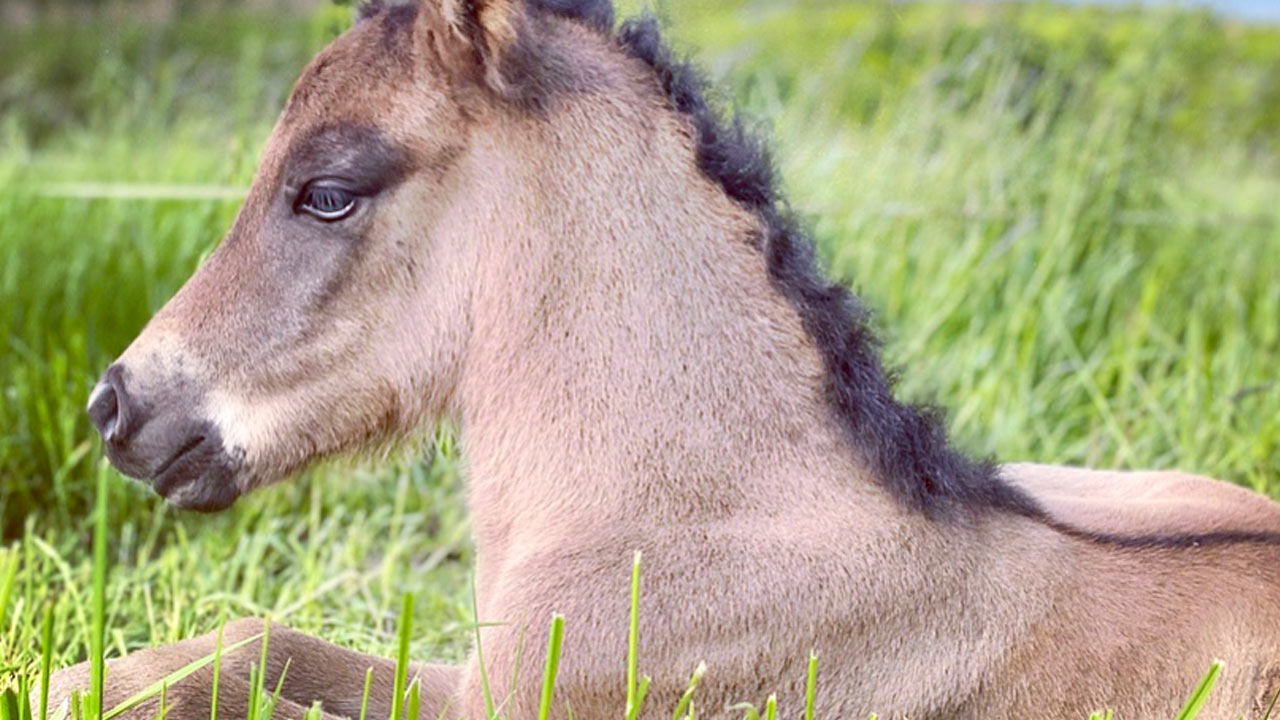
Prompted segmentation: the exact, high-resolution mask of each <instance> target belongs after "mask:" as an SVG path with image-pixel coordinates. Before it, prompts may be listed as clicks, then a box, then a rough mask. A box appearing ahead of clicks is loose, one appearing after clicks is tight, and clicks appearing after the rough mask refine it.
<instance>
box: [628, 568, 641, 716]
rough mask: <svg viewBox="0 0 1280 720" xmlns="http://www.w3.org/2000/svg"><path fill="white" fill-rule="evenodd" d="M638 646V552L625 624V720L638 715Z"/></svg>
mask: <svg viewBox="0 0 1280 720" xmlns="http://www.w3.org/2000/svg"><path fill="white" fill-rule="evenodd" d="M639 644H640V551H639V550H637V551H636V554H635V556H634V557H633V558H632V560H631V611H630V615H629V617H628V622H627V709H626V716H627V720H635V718H636V716H637V715H639V714H640V703H639V702H638V699H637V695H636V693H637V690H638V687H637V684H636V666H637V664H638V663H639V657H638V656H639V648H638V646H639Z"/></svg>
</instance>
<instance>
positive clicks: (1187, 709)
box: [1177, 660, 1222, 720]
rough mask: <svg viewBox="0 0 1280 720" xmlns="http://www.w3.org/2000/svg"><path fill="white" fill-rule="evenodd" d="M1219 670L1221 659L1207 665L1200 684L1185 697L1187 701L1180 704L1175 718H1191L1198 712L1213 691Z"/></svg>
mask: <svg viewBox="0 0 1280 720" xmlns="http://www.w3.org/2000/svg"><path fill="white" fill-rule="evenodd" d="M1221 672H1222V661H1221V660H1214V661H1213V664H1212V665H1210V666H1209V671H1208V672H1207V673H1205V674H1204V677H1203V678H1201V680H1200V684H1199V685H1197V686H1196V689H1195V690H1193V691H1192V692H1191V697H1189V698H1187V703H1186V704H1185V705H1183V706H1182V711H1181V712H1179V713H1178V716H1177V720H1192V719H1193V718H1195V717H1196V716H1197V715H1199V714H1200V709H1201V708H1203V707H1204V704H1205V702H1207V701H1208V700H1209V693H1211V692H1213V686H1214V684H1216V683H1217V682H1218V675H1219V674H1220V673H1221Z"/></svg>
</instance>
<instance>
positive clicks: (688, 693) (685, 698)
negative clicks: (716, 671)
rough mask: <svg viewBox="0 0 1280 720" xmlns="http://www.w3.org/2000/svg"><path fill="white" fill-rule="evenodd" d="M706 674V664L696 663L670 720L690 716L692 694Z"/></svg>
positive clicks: (691, 711) (691, 712) (679, 719)
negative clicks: (696, 665)
mask: <svg viewBox="0 0 1280 720" xmlns="http://www.w3.org/2000/svg"><path fill="white" fill-rule="evenodd" d="M706 674H707V664H706V663H704V662H700V663H698V667H697V668H695V669H694V671H693V675H691V676H690V677H689V685H688V687H686V688H685V689H684V695H681V696H680V702H678V703H676V711H675V712H673V713H671V720H682V718H686V717H690V716H692V714H693V693H694V692H696V691H697V689H698V684H699V683H701V682H702V676H703V675H706Z"/></svg>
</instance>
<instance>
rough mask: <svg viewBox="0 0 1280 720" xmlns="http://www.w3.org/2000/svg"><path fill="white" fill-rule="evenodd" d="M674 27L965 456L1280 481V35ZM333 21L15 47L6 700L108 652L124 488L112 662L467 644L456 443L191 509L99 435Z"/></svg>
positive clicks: (3, 77)
mask: <svg viewBox="0 0 1280 720" xmlns="http://www.w3.org/2000/svg"><path fill="white" fill-rule="evenodd" d="M672 12H673V13H674V14H675V16H676V17H675V20H676V21H677V25H676V27H677V30H678V32H677V35H678V36H679V37H680V38H681V39H682V40H683V41H684V42H685V43H686V44H687V45H688V46H690V47H693V48H699V49H700V50H701V51H702V54H703V56H704V57H705V58H706V59H707V61H708V65H709V66H710V68H711V69H712V71H713V72H714V73H715V74H716V75H717V76H720V77H722V78H723V80H724V82H725V87H726V88H727V89H728V90H729V91H730V92H731V93H732V95H733V96H734V97H736V98H739V99H741V100H742V102H743V103H745V104H746V105H747V106H748V107H749V108H750V109H751V110H752V111H753V112H754V113H755V114H757V115H759V116H761V117H767V118H769V119H770V120H771V122H772V125H773V134H774V136H775V137H776V138H777V143H776V144H777V154H778V157H779V160H780V163H781V167H782V170H783V173H784V175H785V177H786V178H787V181H788V186H789V188H790V190H791V196H792V198H793V201H794V202H795V203H796V205H797V207H799V208H800V209H802V211H804V212H805V213H806V214H807V215H809V216H811V217H812V224H813V226H814V228H815V230H816V234H817V237H818V239H819V242H820V245H821V248H822V250H823V253H824V256H825V257H826V258H828V259H829V261H830V264H831V266H832V269H833V271H834V272H835V273H836V274H837V275H838V276H840V277H845V278H849V279H851V282H853V283H854V285H855V287H857V288H858V289H859V290H860V291H861V292H862V294H863V295H864V296H865V297H866V298H867V299H868V301H869V302H870V303H871V304H872V306H873V307H875V308H876V309H877V310H879V311H880V318H881V322H882V324H883V325H884V327H885V328H886V338H887V340H888V353H889V355H890V356H891V358H892V359H893V361H894V362H896V363H899V364H901V365H903V366H905V367H906V368H907V371H906V372H904V374H903V381H902V390H903V393H904V394H905V395H907V396H910V397H912V398H917V399H920V398H931V397H932V398H936V399H938V400H940V401H942V402H943V403H944V404H945V405H946V406H948V407H949V408H951V410H952V419H953V426H954V428H955V430H956V433H957V435H958V437H959V438H961V439H962V441H963V443H964V444H965V445H967V446H968V447H970V448H972V449H974V450H975V451H977V452H981V453H994V454H996V455H997V456H999V457H1001V458H1004V459H1026V458H1034V459H1038V460H1044V461H1056V462H1069V463H1084V464H1094V465H1109V466H1120V467H1138V466H1159V467H1181V468H1183V469H1187V470H1192V471H1198V472H1203V473H1208V474H1213V475H1217V476H1220V477H1223V478H1227V479H1230V480H1233V481H1236V482H1240V483H1243V484H1246V485H1248V486H1251V487H1254V488H1257V489H1259V490H1262V491H1265V492H1271V493H1273V494H1278V493H1280V488H1276V487H1274V483H1275V481H1276V477H1277V475H1278V474H1280V386H1277V385H1276V381H1275V379H1274V368H1275V367H1277V366H1278V365H1280V283H1276V282H1275V281H1274V279H1275V278H1276V277H1277V276H1280V206H1277V204H1276V203H1275V202H1274V198H1276V197H1280V168H1278V167H1277V160H1276V158H1277V157H1280V152H1278V151H1280V111H1277V109H1276V108H1280V31H1277V30H1274V29H1244V28H1238V27H1231V26H1224V25H1222V24H1220V23H1218V22H1216V21H1214V20H1212V19H1211V18H1209V17H1208V16H1206V15H1201V14H1196V13H1185V12H1168V13H1163V12H1157V11H1152V10H1146V11H1140V10H1126V11H1112V12H1103V11H1096V10H1086V9H1065V8H1054V7H1050V6H1035V7H1030V8H1020V9H1014V8H1004V9H994V10H987V11H982V12H976V11H972V10H963V11H962V10H958V9H953V8H950V7H944V6H933V5H910V6H896V7H894V8H892V9H886V8H881V7H878V6H875V5H871V6H868V5H854V4H841V3H819V4H805V3H770V4H768V5H764V4H760V5H743V4H741V3H734V4H732V5H730V4H719V5H715V6H699V7H697V8H687V9H686V8H673V10H672ZM340 16H345V15H344V14H340ZM334 18H335V16H334V15H332V14H330V13H328V11H325V12H322V13H320V14H319V15H317V16H316V17H313V18H302V19H296V18H295V19H283V20H282V19H279V18H272V19H269V20H267V19H263V18H255V17H253V16H242V15H234V14H228V15H218V16H209V17H200V18H191V19H189V20H186V21H182V22H180V23H178V24H177V25H175V26H172V27H163V28H149V27H137V26H131V25H129V24H128V23H122V24H119V26H118V27H115V28H113V31H112V32H110V33H104V32H101V31H100V30H99V29H96V28H94V27H87V26H86V27H79V28H34V29H27V30H21V31H19V30H13V29H5V30H0V111H3V118H2V119H0V143H2V145H0V190H3V192H0V338H2V339H3V341H4V342H5V345H4V350H3V356H2V357H3V361H2V362H0V428H3V435H2V436H0V519H2V523H3V524H2V526H0V530H2V531H3V537H4V540H5V541H6V542H8V543H10V544H11V547H12V548H13V549H12V550H11V552H13V553H16V557H18V558H19V563H20V564H19V567H20V570H19V572H18V573H17V574H16V576H15V577H16V580H15V584H14V586H13V588H12V590H11V591H10V592H9V593H8V594H7V602H6V603H4V610H5V614H4V615H3V617H2V618H0V620H2V622H0V689H3V688H4V687H6V686H11V683H12V682H13V678H16V677H17V674H18V673H17V672H15V671H23V672H26V673H28V674H29V675H30V676H34V675H35V673H37V672H38V664H39V658H40V652H39V648H40V647H41V637H40V634H41V625H42V619H43V617H44V613H45V611H46V609H50V610H51V613H52V615H51V617H52V623H53V626H52V628H53V632H52V637H53V638H54V645H53V647H52V650H51V659H52V663H53V664H54V665H55V666H61V665H65V664H69V663H72V662H75V661H78V660H81V659H84V658H85V657H87V656H88V653H89V637H90V634H91V633H90V632H89V631H90V627H91V620H92V613H91V612H90V603H89V598H90V596H91V587H92V585H91V577H92V565H91V562H90V560H91V555H90V553H89V541H88V539H89V537H90V527H89V524H88V522H87V521H86V518H87V517H88V515H89V510H90V508H91V507H92V500H93V493H92V490H93V487H94V486H95V483H96V481H97V480H98V478H99V475H100V474H101V473H107V474H109V475H111V476H112V479H113V482H111V483H109V485H108V486H109V487H110V493H111V497H110V498H109V499H110V503H109V507H110V508H111V510H110V516H109V517H108V527H109V528H110V531H111V533H110V543H109V547H108V548H107V551H108V553H107V557H108V559H109V561H110V564H111V566H112V574H111V578H110V582H109V583H108V585H107V586H106V625H107V628H108V631H107V634H106V642H105V646H106V647H105V650H106V653H107V655H108V656H115V655H119V654H123V653H124V652H127V651H128V650H131V649H136V648H138V647H142V646H145V645H150V644H155V643H160V642H167V641H172V640H176V639H178V638H181V637H186V636H190V635H192V634H195V633H197V632H203V631H208V630H210V629H213V628H215V627H216V626H217V624H218V622H219V621H220V620H221V619H222V618H225V617H230V616H236V615H264V616H265V615H271V616H273V617H274V618H275V619H276V620H277V621H280V622H287V623H289V624H290V625H292V626H294V627H297V628H298V629H300V630H304V631H309V632H315V633H319V634H321V635H323V636H325V637H326V638H328V639H330V640H333V641H336V642H340V643H344V644H347V645H350V646H352V647H356V648H358V649H361V650H364V651H367V652H374V653H378V654H382V655H387V656H391V655H394V654H395V652H396V650H397V646H398V638H397V637H396V634H395V627H396V618H397V617H398V614H397V613H398V608H399V603H400V598H401V597H402V596H403V595H404V594H405V593H406V592H409V591H412V592H413V593H414V596H415V598H416V601H415V603H414V605H413V608H412V622H413V627H414V628H415V631H414V633H413V637H412V646H411V648H410V650H411V654H412V656H413V657H415V658H441V659H451V658H457V657H459V656H460V655H461V654H462V653H463V652H464V651H465V648H466V645H467V643H468V641H469V638H470V631H469V630H468V627H469V623H470V600H469V598H468V595H467V592H468V590H467V588H468V584H467V582H466V580H465V577H466V568H467V566H468V563H469V560H470V549H469V546H468V545H467V542H466V535H467V524H466V519H465V517H464V513H463V511H462V508H461V500H460V498H461V492H460V487H459V482H460V481H459V478H458V472H457V469H456V456H455V453H454V452H453V451H452V448H451V443H450V441H449V439H448V437H447V436H442V440H443V442H442V443H441V445H442V447H441V448H440V449H439V451H438V452H435V453H433V454H432V457H433V458H434V460H433V461H431V462H423V461H416V460H395V461H394V462H392V463H391V467H390V468H385V467H384V468H383V469H380V470H376V471H375V470H371V469H357V470H351V469H349V468H338V469H322V470H320V471H318V472H314V473H311V474H309V475H308V476H307V477H305V478H303V479H302V480H301V481H298V482H295V483H291V484H289V485H286V486H282V487H280V488H276V489H273V490H269V491H265V492H263V493H260V494H259V495H257V496H255V497H251V498H248V499H246V500H244V501H242V502H241V503H240V505H239V506H238V507H237V509H236V510H234V511H233V512H231V513H230V514H228V515H226V516H222V517H217V518H198V517H191V516H185V515H180V514H176V513H173V512H171V511H169V510H167V509H165V508H164V507H163V506H162V505H160V504H159V503H157V502H156V501H155V500H154V499H153V498H151V497H150V496H149V495H148V494H147V493H146V492H145V491H143V490H142V489H140V488H138V487H136V486H133V485H129V484H126V483H124V482H119V481H114V480H116V478H115V477H114V473H113V472H112V471H111V470H109V469H107V468H105V466H104V465H103V464H102V463H101V461H100V459H99V458H100V456H101V453H100V450H99V448H98V447H97V446H96V444H95V441H94V440H93V439H92V433H91V431H90V429H89V426H88V423H87V421H86V419H85V418H84V415H83V411H82V406H83V403H84V400H85V397H86V396H87V392H88V388H89V387H90V385H91V383H92V382H93V380H94V379H95V377H96V375H97V374H98V373H99V372H100V371H101V370H102V369H103V368H104V367H105V366H106V364H107V363H108V362H109V361H110V359H111V358H112V357H113V356H114V355H116V354H117V353H118V352H119V351H120V350H122V349H123V347H124V346H125V345H126V344H127V342H128V341H129V340H130V339H131V338H132V337H133V336H134V335H135V334H136V333H137V331H138V330H139V329H140V328H141V326H142V324H143V323H144V322H145V321H146V319H147V318H148V317H149V316H150V314H151V313H152V312H153V311H154V310H155V309H156V308H158V307H159V306H160V305H161V304H162V303H163V302H164V300H165V299H166V298H167V297H168V296H169V295H170V294H171V293H172V292H173V291H174V290H176V288H177V287H178V286H179V285H180V284H181V282H182V281H183V279H184V278H185V277H186V276H187V275H188V274H189V273H190V272H191V270H192V269H193V268H194V267H195V266H196V264H197V263H198V262H199V259H200V258H201V257H202V256H203V255H204V254H205V253H206V252H207V251H208V250H209V249H211V248H212V247H213V246H214V245H215V243H216V242H217V240H218V239H219V238H220V236H221V234H222V232H223V231H224V230H225V228H226V227H227V226H228V225H229V223H230V220H231V218H232V217H233V216H234V212H235V210H236V207H237V204H238V202H237V200H235V199H234V198H235V197H236V191H237V190H238V189H242V188H244V187H246V186H247V184H248V181H249V178H250V176H251V173H252V169H253V167H254V164H255V156H256V152H257V148H258V147H259V146H260V144H261V143H262V141H263V139H264V138H265V136H266V134H267V132H268V131H269V128H270V123H271V121H272V119H273V117H274V115H275V113H276V111H277V110H278V108H279V107H280V106H281V105H282V103H283V97H284V95H285V93H286V92H287V89H288V87H289V84H290V83H291V82H292V79H293V77H294V76H295V75H296V73H297V71H298V70H299V68H300V67H301V64H302V63H304V62H305V61H306V59H307V58H309V57H310V55H311V54H312V52H314V50H315V49H317V48H318V47H319V45H320V44H322V43H323V42H324V40H325V38H326V37H327V36H328V35H329V33H330V32H332V30H333V29H334V27H335V23H336V22H337V21H336V20H335V19H334ZM796 37H804V38H805V42H803V43H797V42H795V38H796ZM103 58H106V60H103ZM86 182H92V183H98V184H102V183H105V184H107V185H108V186H109V187H108V188H107V189H114V190H117V191H118V190H121V189H123V190H126V191H128V192H126V193H125V194H132V195H140V196H142V197H140V198H139V197H134V198H120V197H99V196H102V195H107V194H116V195H118V194H120V193H119V192H116V193H104V192H102V190H103V188H101V187H94V188H84V187H81V186H80V185H79V184H82V183H86ZM69 183H73V184H76V186H74V187H68V184H69ZM121 183H131V184H130V185H127V186H122V185H120V184H121ZM132 183H146V184H147V185H150V186H155V185H159V186H161V187H159V188H154V187H150V188H142V189H139V188H138V187H137V186H136V185H133V184H132ZM191 184H198V185H200V186H202V187H201V188H197V189H196V190H195V191H191V190H190V188H189V186H190V185H191ZM179 189H180V190H182V192H176V190H179ZM84 195H88V196H93V197H96V198H97V199H86V198H85V197H82V196H84ZM176 195H184V196H192V195H193V196H194V197H195V199H182V200H174V199H163V198H167V197H173V196H176ZM228 197H229V198H231V199H227V198H228ZM11 557H12V556H11ZM3 590H4V588H3V587H0V600H4V599H5V593H4V592H3ZM1227 672H1230V669H1228V670H1227Z"/></svg>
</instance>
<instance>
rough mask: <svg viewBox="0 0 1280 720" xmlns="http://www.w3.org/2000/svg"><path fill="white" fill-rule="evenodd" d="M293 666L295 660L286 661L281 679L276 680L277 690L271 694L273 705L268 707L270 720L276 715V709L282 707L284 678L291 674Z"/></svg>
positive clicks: (281, 670)
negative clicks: (281, 697) (281, 693)
mask: <svg viewBox="0 0 1280 720" xmlns="http://www.w3.org/2000/svg"><path fill="white" fill-rule="evenodd" d="M291 665H293V658H289V659H287V660H285V661H284V667H283V668H281V669H280V677H278V678H276V689H275V691H274V692H272V693H271V704H270V705H269V706H268V710H269V711H268V712H267V719H268V720H270V718H271V717H273V716H274V715H275V714H276V708H277V707H279V705H280V691H281V690H283V689H284V678H285V676H286V675H288V674H289V667H290V666H291Z"/></svg>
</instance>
